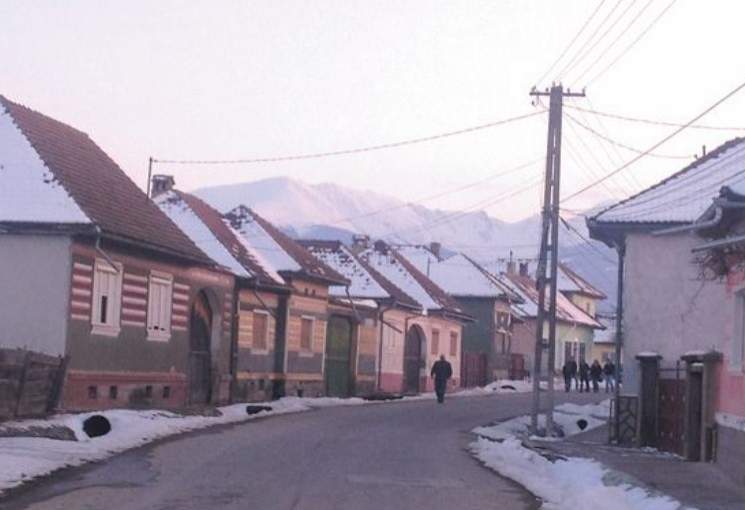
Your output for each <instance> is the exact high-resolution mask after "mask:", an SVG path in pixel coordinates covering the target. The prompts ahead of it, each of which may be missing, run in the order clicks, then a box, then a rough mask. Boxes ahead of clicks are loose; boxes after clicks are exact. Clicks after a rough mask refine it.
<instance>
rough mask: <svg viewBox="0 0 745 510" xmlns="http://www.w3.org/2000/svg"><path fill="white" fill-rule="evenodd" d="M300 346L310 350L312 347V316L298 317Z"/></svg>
mask: <svg viewBox="0 0 745 510" xmlns="http://www.w3.org/2000/svg"><path fill="white" fill-rule="evenodd" d="M300 348H301V349H303V350H306V351H310V350H311V349H312V348H313V318H312V317H301V318H300Z"/></svg>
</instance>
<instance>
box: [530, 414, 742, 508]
mask: <svg viewBox="0 0 745 510" xmlns="http://www.w3.org/2000/svg"><path fill="white" fill-rule="evenodd" d="M607 441H608V428H607V427H606V426H603V427H598V428H596V429H593V430H591V431H589V432H585V433H582V434H577V435H575V436H572V437H569V438H567V439H566V440H564V441H557V442H554V443H547V442H531V445H532V446H533V447H535V448H536V449H543V450H549V451H551V452H553V453H556V454H558V455H562V456H566V457H584V458H590V459H594V460H596V461H598V462H601V463H602V464H604V465H605V466H606V467H608V468H610V469H611V470H613V471H614V473H613V476H614V477H615V476H617V477H618V479H617V480H618V481H619V482H624V481H626V482H629V483H632V484H634V485H639V486H642V487H645V488H648V489H650V490H653V491H659V492H662V493H664V494H667V495H669V496H672V497H674V498H675V499H677V500H678V501H680V502H681V503H683V504H684V505H686V506H690V507H694V508H697V509H698V510H743V509H745V487H740V486H738V485H736V484H735V483H734V481H732V480H730V479H729V478H727V476H726V475H725V474H724V473H722V472H721V471H720V470H719V469H718V468H717V467H715V466H714V465H712V464H707V463H703V462H686V461H684V460H682V459H681V458H679V457H677V456H674V455H669V454H665V453H660V452H657V451H652V450H642V449H633V448H619V447H615V446H609V445H608V444H607Z"/></svg>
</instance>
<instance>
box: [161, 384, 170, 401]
mask: <svg viewBox="0 0 745 510" xmlns="http://www.w3.org/2000/svg"><path fill="white" fill-rule="evenodd" d="M163 398H164V399H169V398H171V387H170V386H163Z"/></svg>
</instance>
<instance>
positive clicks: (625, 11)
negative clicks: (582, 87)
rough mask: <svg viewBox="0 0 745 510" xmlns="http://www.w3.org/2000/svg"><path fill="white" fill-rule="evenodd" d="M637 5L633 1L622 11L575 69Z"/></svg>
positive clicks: (584, 54) (634, 0) (589, 48)
mask: <svg viewBox="0 0 745 510" xmlns="http://www.w3.org/2000/svg"><path fill="white" fill-rule="evenodd" d="M635 3H636V0H631V1H630V2H629V4H628V5H627V6H626V8H625V9H624V10H623V11H621V14H620V15H619V16H618V17H617V18H616V19H615V20H614V21H612V22H611V24H610V26H609V27H608V28H606V29H605V32H603V33H602V34H601V35H600V37H598V39H597V40H596V41H595V42H594V43H592V44H591V45H590V47H588V48H587V50H585V52H584V53H583V55H582V57H580V59H579V60H578V61H577V64H576V65H575V66H574V68H576V67H577V66H578V65H579V64H580V63H581V62H582V61H583V60H584V59H585V58H587V57H588V56H589V55H591V54H592V52H593V51H594V50H595V48H597V46H598V45H599V44H600V43H601V42H602V41H603V39H605V38H606V37H607V36H608V34H610V33H611V32H612V31H613V29H614V28H616V25H618V24H619V23H620V22H621V20H622V19H623V18H624V16H626V13H627V12H629V10H630V9H631V8H632V7H633V6H634V4H635ZM602 55H603V52H601V56H602ZM574 68H573V69H574ZM577 81H579V80H577Z"/></svg>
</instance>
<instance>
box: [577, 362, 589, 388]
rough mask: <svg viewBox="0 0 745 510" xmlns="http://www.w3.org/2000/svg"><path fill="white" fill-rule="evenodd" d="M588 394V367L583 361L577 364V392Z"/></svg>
mask: <svg viewBox="0 0 745 510" xmlns="http://www.w3.org/2000/svg"><path fill="white" fill-rule="evenodd" d="M583 388H584V391H586V392H588V393H589V392H590V365H588V364H587V362H586V361H585V360H582V361H580V363H579V392H580V393H582V390H583Z"/></svg>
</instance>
